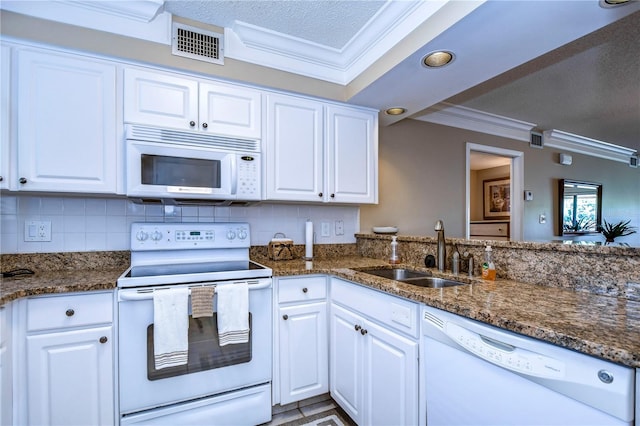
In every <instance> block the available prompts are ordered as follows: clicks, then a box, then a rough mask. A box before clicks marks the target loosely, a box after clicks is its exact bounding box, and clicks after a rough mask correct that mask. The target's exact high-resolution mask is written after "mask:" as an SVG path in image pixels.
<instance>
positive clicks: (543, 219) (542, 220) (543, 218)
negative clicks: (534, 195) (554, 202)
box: [538, 214, 547, 223]
mask: <svg viewBox="0 0 640 426" xmlns="http://www.w3.org/2000/svg"><path fill="white" fill-rule="evenodd" d="M538 222H539V223H547V215H546V214H541V215H540V216H538Z"/></svg>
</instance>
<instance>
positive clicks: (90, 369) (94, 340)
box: [27, 326, 114, 425]
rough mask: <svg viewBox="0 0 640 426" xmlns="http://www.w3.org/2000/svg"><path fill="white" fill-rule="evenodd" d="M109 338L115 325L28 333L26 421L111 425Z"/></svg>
mask: <svg viewBox="0 0 640 426" xmlns="http://www.w3.org/2000/svg"><path fill="white" fill-rule="evenodd" d="M105 339H106V340H105ZM103 341H104V343H103ZM111 342H112V328H111V326H106V327H97V328H90V329H84V330H71V331H63V332H59V333H48V334H40V335H32V336H27V363H28V365H29V368H28V370H27V395H28V396H27V406H28V423H29V424H32V425H52V424H65V425H98V424H99V425H108V424H113V423H114V405H113V404H114V392H113V390H114V385H113V355H112V351H113V348H112V345H111Z"/></svg>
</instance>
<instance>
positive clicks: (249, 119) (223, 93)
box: [199, 83, 262, 139]
mask: <svg viewBox="0 0 640 426" xmlns="http://www.w3.org/2000/svg"><path fill="white" fill-rule="evenodd" d="M199 98H200V100H199V104H200V109H199V111H200V112H199V117H200V128H201V130H207V131H209V132H212V133H216V134H221V135H226V136H232V137H238V138H248V139H261V138H262V120H261V118H262V115H261V114H262V104H261V102H262V101H261V99H262V96H261V94H260V92H259V91H257V90H253V89H247V88H244V87H240V86H233V85H227V84H222V83H200V95H199Z"/></svg>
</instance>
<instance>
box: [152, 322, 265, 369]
mask: <svg viewBox="0 0 640 426" xmlns="http://www.w3.org/2000/svg"><path fill="white" fill-rule="evenodd" d="M217 318H218V316H217V314H216V313H214V314H213V317H201V318H193V317H192V316H191V315H189V355H188V362H187V364H186V365H180V366H176V367H168V368H162V369H160V370H156V368H155V362H154V351H153V347H154V346H153V324H151V325H149V327H147V378H148V379H149V380H158V379H166V378H169V377H174V376H182V375H185V374H191V373H197V372H199V371H205V370H212V369H214V368H221V367H227V366H230V365H236V364H243V363H245V362H250V361H251V340H252V337H251V336H252V333H253V332H252V327H251V314H249V330H250V331H249V341H248V342H247V343H238V344H232V345H226V346H220V344H219V340H218V321H217Z"/></svg>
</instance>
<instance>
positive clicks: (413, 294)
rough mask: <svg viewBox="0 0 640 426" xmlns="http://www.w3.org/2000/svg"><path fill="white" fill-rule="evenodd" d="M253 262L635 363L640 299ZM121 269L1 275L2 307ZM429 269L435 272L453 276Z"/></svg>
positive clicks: (102, 281) (83, 287)
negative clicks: (427, 283) (437, 283)
mask: <svg viewBox="0 0 640 426" xmlns="http://www.w3.org/2000/svg"><path fill="white" fill-rule="evenodd" d="M253 260H255V261H256V262H258V263H261V264H263V265H265V266H269V267H271V268H272V269H273V275H274V277H278V276H291V275H304V274H331V275H334V276H337V277H340V278H344V279H346V280H350V281H354V282H357V283H359V284H362V285H364V286H367V287H371V288H374V289H378V290H382V291H384V292H387V293H390V294H393V295H396V296H400V297H404V298H407V299H410V300H414V301H416V302H420V303H424V304H426V305H429V306H433V307H436V308H440V309H443V310H446V311H449V312H452V313H455V314H458V315H461V316H464V317H467V318H472V319H475V320H479V321H482V322H485V323H487V324H491V325H495V326H498V327H501V328H504V329H507V330H510V331H514V332H516V333H520V334H523V335H527V336H531V337H534V338H538V339H540V340H544V341H547V342H550V343H553V344H556V345H558V346H562V347H565V348H569V349H573V350H576V351H579V352H582V353H586V354H589V355H593V356H597V357H600V358H603V359H607V360H610V361H613V362H616V363H619V364H623V365H627V366H630V367H636V368H640V302H638V301H632V300H627V299H623V298H616V297H611V296H600V295H595V294H591V293H586V292H574V291H570V290H565V289H560V288H549V287H543V286H538V285H533V284H525V283H521V282H515V281H507V280H497V281H495V282H485V281H483V280H482V279H479V278H472V279H470V278H468V277H466V276H458V277H456V279H458V280H460V281H465V282H468V283H470V284H469V285H465V286H457V287H447V288H441V289H431V288H422V287H415V286H412V285H409V284H405V283H401V282H398V281H393V280H388V279H385V278H380V277H376V276H374V275H369V274H365V273H362V272H358V270H359V269H362V268H370V267H381V268H382V267H389V265H388V264H387V263H386V262H384V261H382V260H379V259H371V258H364V257H359V256H342V257H340V258H326V259H316V260H314V261H313V262H305V261H304V260H302V259H298V260H287V261H277V262H276V261H270V260H269V259H267V258H263V257H257V258H254V259H253ZM398 266H400V267H401V266H403V265H398ZM411 268H412V269H423V268H415V267H411ZM125 269H126V268H105V269H77V270H57V271H49V272H37V273H36V274H34V275H23V276H18V277H14V278H2V281H1V282H0V306H1V305H4V304H5V303H8V302H10V301H12V300H16V299H19V298H21V297H27V296H35V295H43V294H52V293H67V292H79V291H92V290H112V289H115V288H116V281H117V279H118V277H119V276H120V275H121V274H122V273H123V272H124V270H125ZM425 270H426V269H425ZM431 272H433V275H434V276H442V277H448V278H451V277H452V275H450V274H441V273H439V272H438V271H431Z"/></svg>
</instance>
